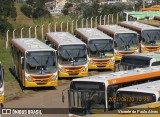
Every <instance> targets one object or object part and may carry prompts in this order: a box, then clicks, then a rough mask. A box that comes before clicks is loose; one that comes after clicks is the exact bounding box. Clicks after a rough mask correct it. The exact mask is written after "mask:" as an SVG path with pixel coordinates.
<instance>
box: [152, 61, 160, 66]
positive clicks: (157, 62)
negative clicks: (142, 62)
mask: <svg viewBox="0 0 160 117" xmlns="http://www.w3.org/2000/svg"><path fill="white" fill-rule="evenodd" d="M157 65H160V61H156V62H153V63H152V65H151V66H157Z"/></svg>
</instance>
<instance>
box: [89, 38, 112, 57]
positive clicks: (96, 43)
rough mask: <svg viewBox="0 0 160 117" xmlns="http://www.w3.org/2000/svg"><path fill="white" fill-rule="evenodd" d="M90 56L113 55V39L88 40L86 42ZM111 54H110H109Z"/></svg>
mask: <svg viewBox="0 0 160 117" xmlns="http://www.w3.org/2000/svg"><path fill="white" fill-rule="evenodd" d="M88 46H89V47H88V48H89V49H88V50H89V57H90V58H97V59H99V58H111V57H113V40H111V39H96V40H91V41H89V44H88ZM109 54H112V56H109Z"/></svg>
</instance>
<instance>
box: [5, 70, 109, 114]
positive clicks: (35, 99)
mask: <svg viewBox="0 0 160 117" xmlns="http://www.w3.org/2000/svg"><path fill="white" fill-rule="evenodd" d="M107 72H108V73H109V72H111V71H102V70H100V71H90V72H89V75H90V76H92V75H96V74H104V73H107ZM59 82H60V83H59V84H60V86H58V87H56V88H45V89H36V90H33V89H27V90H25V91H24V94H23V95H22V96H20V97H16V98H13V99H12V100H10V101H7V102H5V104H4V109H5V108H7V109H10V108H13V109H16V108H18V110H20V111H14V110H12V113H14V114H2V117H68V94H67V93H68V90H67V89H66V88H68V87H69V84H70V82H71V80H59ZM64 89H66V90H65V91H64V96H65V101H64V103H63V102H62V91H63V90H64ZM26 108H29V109H31V110H32V109H34V110H41V112H42V113H44V112H45V111H46V110H47V111H49V112H48V113H52V114H42V115H41V114H34V115H33V114H23V115H22V114H20V113H22V112H24V113H25V112H26V110H25V109H26ZM35 108H37V109H35ZM40 108H44V109H45V110H44V109H40ZM3 111H4V112H5V110H3ZM38 112H40V111H38ZM16 113H19V114H16ZM27 113H28V110H27ZM55 113H56V114H55Z"/></svg>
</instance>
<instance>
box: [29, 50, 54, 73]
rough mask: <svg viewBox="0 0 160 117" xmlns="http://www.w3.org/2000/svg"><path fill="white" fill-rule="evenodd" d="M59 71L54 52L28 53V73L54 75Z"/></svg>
mask: <svg viewBox="0 0 160 117" xmlns="http://www.w3.org/2000/svg"><path fill="white" fill-rule="evenodd" d="M56 70H57V66H56V54H55V52H53V51H42V52H28V53H27V54H26V71H27V72H28V73H31V74H47V73H54V72H56Z"/></svg>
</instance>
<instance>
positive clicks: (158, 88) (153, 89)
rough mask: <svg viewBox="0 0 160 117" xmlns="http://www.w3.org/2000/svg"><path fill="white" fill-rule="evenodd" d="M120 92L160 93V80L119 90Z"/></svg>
mask: <svg viewBox="0 0 160 117" xmlns="http://www.w3.org/2000/svg"><path fill="white" fill-rule="evenodd" d="M118 91H131V92H143V93H154V94H156V93H157V92H160V80H157V81H153V82H147V83H143V84H138V85H133V86H128V87H123V88H119V89H118Z"/></svg>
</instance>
